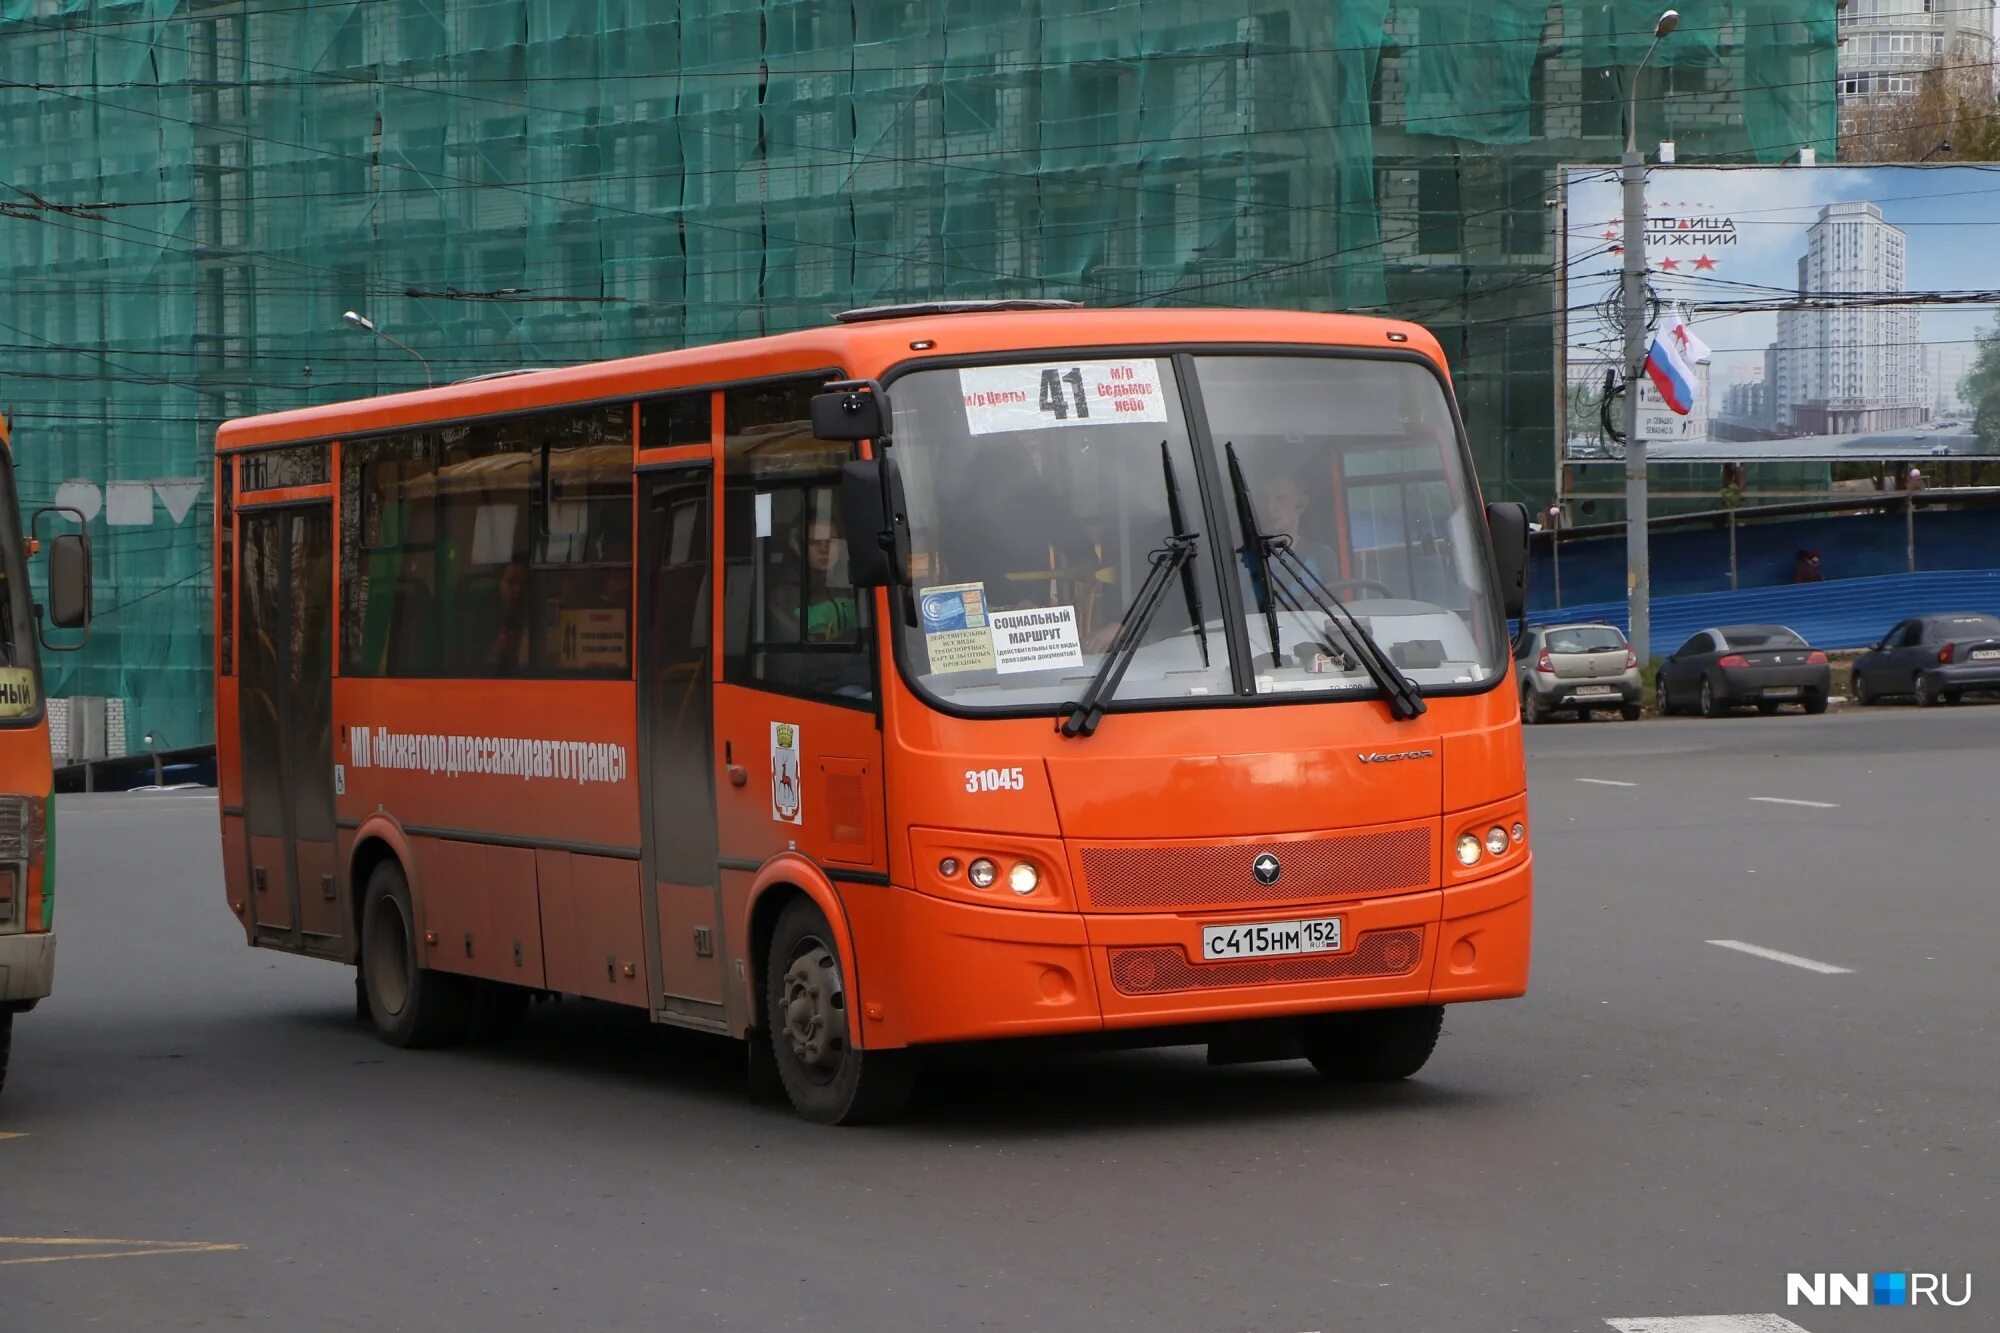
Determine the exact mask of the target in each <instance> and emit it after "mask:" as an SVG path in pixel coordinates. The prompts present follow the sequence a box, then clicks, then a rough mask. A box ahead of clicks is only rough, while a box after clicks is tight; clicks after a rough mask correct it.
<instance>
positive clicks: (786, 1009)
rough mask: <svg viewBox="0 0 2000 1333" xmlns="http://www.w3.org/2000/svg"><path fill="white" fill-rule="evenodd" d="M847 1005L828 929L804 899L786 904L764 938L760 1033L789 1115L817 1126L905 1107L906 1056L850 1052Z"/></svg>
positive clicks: (854, 1048) (855, 1048)
mask: <svg viewBox="0 0 2000 1333" xmlns="http://www.w3.org/2000/svg"><path fill="white" fill-rule="evenodd" d="M848 1000H849V991H848V987H847V981H846V973H845V971H844V967H843V963H842V960H841V957H840V949H839V947H838V946H837V945H836V944H835V943H834V935H833V930H832V928H831V927H830V926H828V925H827V921H826V917H825V916H824V915H822V914H821V912H820V910H819V908H818V907H817V906H815V905H814V904H813V902H812V900H811V899H809V898H804V897H800V898H794V899H793V900H792V901H791V902H789V903H787V904H786V905H785V910H784V912H783V913H782V914H781V915H780V916H779V917H778V926H777V930H776V931H775V932H773V934H772V936H771V951H770V955H769V957H768V959H767V961H766V965H765V968H764V1012H765V1018H766V1022H765V1025H764V1026H765V1028H766V1030H767V1031H768V1032H769V1034H770V1042H771V1055H772V1059H773V1060H774V1062H775V1063H776V1064H777V1066H778V1078H779V1080H780V1081H781V1082H782V1083H783V1084H784V1086H785V1095H786V1096H787V1097H789V1098H791V1102H792V1108H793V1109H794V1110H796V1111H797V1112H798V1113H799V1115H801V1116H802V1117H804V1118H805V1119H807V1120H811V1121H813V1122H815V1123H817V1124H822V1125H853V1124H861V1123H864V1122H866V1121H870V1120H884V1119H887V1118H889V1117H891V1116H893V1115H895V1114H896V1113H897V1112H898V1111H900V1110H902V1108H903V1105H904V1103H905V1102H907V1101H908V1100H909V1096H910V1086H911V1081H912V1066H911V1057H910V1055H909V1053H908V1052H906V1051H870V1050H864V1049H863V1048H862V1047H861V1046H860V1045H859V1044H857V1043H856V1042H855V1040H854V1026H855V1024H856V1021H857V1019H856V1015H854V1014H853V1013H852V1012H851V1011H850V1009H849V1005H848Z"/></svg>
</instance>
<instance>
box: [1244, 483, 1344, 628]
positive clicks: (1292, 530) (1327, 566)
mask: <svg viewBox="0 0 2000 1333" xmlns="http://www.w3.org/2000/svg"><path fill="white" fill-rule="evenodd" d="M1256 501H1257V521H1258V522H1259V523H1261V524H1262V525H1263V526H1264V533H1265V535H1266V536H1272V537H1276V536H1286V537H1290V538H1291V539H1292V541H1291V551H1292V554H1293V555H1294V556H1295V557H1297V558H1298V561H1299V563H1300V564H1302V565H1304V566H1305V567H1306V569H1307V571H1308V572H1309V573H1311V575H1312V576H1313V577H1314V578H1315V579H1318V580H1319V581H1320V582H1321V583H1323V584H1326V585H1328V586H1331V585H1333V584H1335V583H1337V582H1338V581H1339V580H1340V557H1339V556H1338V555H1336V554H1335V553H1334V550H1333V548H1332V547H1331V546H1328V545H1327V544H1326V543H1324V542H1317V541H1309V540H1307V539H1305V538H1303V537H1301V536H1300V535H1299V525H1300V523H1301V522H1302V521H1303V520H1304V518H1305V513H1306V509H1307V508H1308V507H1309V504H1310V501H1309V500H1308V498H1307V496H1306V487H1305V484H1304V483H1303V482H1301V481H1300V480H1299V478H1298V477H1296V476H1294V475H1293V474H1292V473H1290V472H1285V473H1280V474H1279V475H1278V477H1277V478H1276V479H1275V480H1273V481H1271V482H1270V483H1269V484H1268V485H1266V486H1265V487H1264V489H1263V490H1262V491H1261V492H1259V493H1257V494H1256ZM1240 561H1241V564H1242V566H1243V579H1244V585H1243V586H1244V589H1245V593H1246V596H1247V598H1248V605H1250V606H1251V607H1256V606H1259V605H1261V604H1262V600H1263V599H1262V597H1261V595H1260V594H1261V592H1262V590H1261V589H1260V588H1259V587H1258V577H1257V567H1256V565H1255V563H1254V562H1253V561H1252V560H1251V558H1250V553H1249V552H1248V551H1245V552H1244V553H1243V554H1242V556H1241V557H1240ZM1280 586H1283V581H1281V583H1280Z"/></svg>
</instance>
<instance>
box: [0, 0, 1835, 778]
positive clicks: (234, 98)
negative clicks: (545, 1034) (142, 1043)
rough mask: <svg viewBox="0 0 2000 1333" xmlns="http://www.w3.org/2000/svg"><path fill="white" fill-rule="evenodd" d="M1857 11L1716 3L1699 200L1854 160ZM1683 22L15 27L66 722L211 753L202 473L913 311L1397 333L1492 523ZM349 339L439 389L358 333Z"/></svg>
mask: <svg viewBox="0 0 2000 1333" xmlns="http://www.w3.org/2000/svg"><path fill="white" fill-rule="evenodd" d="M1833 11H1834V4H1833V0H1723V2H1722V3H1717V4H1713V5H1707V6H1701V7H1699V8H1698V9H1697V8H1695V7H1689V10H1688V14H1687V17H1686V19H1685V20H1684V22H1683V24H1682V26H1681V29H1680V31H1679V32H1677V33H1676V34H1675V35H1674V36H1672V37H1670V38H1669V39H1668V40H1667V41H1666V42H1665V43H1663V44H1662V46H1661V50H1660V52H1659V53H1658V54H1657V55H1656V56H1655V60H1654V68H1652V69H1649V70H1648V71H1647V73H1646V75H1645V77H1644V80H1643V81H1642V83H1641V85H1640V87H1639V88H1638V90H1637V91H1638V95H1639V105H1640V123H1639V129H1640V132H1641V135H1642V138H1643V139H1645V140H1646V141H1648V142H1650V141H1651V140H1652V139H1654V138H1656V137H1657V138H1672V139H1675V140H1676V141H1677V142H1678V144H1679V146H1680V159H1681V161H1683V162H1707V161H1743V162H1748V161H1761V162H1774V161H1781V160H1785V159H1787V158H1790V157H1792V156H1794V155H1796V153H1797V152H1798V150H1799V149H1800V148H1801V147H1804V146H1811V147H1814V148H1816V149H1817V150H1818V151H1819V152H1820V153H1821V154H1823V155H1825V156H1826V157H1829V158H1830V157H1831V155H1832V150H1833V144H1832V137H1833V129H1834V96H1833V73H1834V49H1835V48H1834V16H1833ZM1657 13H1658V5H1657V4H1656V3H1653V0H1143V2H1142V0H1123V2H1120V0H1013V2H1012V3H1001V2H999V0H977V2H975V0H855V3H851V4H830V3H825V2H824V0H680V2H679V3H675V2H674V0H317V2H315V0H95V2H92V0H0V117H4V120H5V131H6V142H7V144H8V147H9V151H8V153H7V155H6V160H5V163H4V164H0V266H4V277H5V281H6V283H7V290H8V291H9V292H10V294H11V295H12V297H13V299H12V301H11V302H10V309H9V311H8V313H7V314H6V315H5V317H4V319H0V341H4V342H5V345H6V348H7V356H6V357H5V359H4V361H0V406H5V407H6V408H7V409H9V410H10V411H11V412H12V413H13V415H14V417H15V419H16V423H17V429H16V440H17V450H18V453H19V467H20V474H21V484H22V490H23V493H24V497H25V502H26V503H29V504H45V503H50V502H55V501H61V502H64V503H72V504H76V505H78V506H80V507H82V508H83V509H85V510H86V511H87V512H88V513H89V514H90V515H91V530H92V533H93V536H94V538H95V541H96V549H97V552H98V569H97V575H98V590H99V605H100V607H101V608H102V614H101V618H100V620H99V623H98V626H97V630H96V633H95V635H94V637H93V639H92V641H91V643H90V645H89V647H88V648H87V649H86V650H85V651H84V652H82V653H80V654H74V655H70V656H66V657H54V658H52V659H51V667H50V670H51V680H50V682H49V692H50V693H51V694H53V695H64V694H101V695H109V696H114V697H119V698H123V699H125V700H127V701H128V709H129V713H128V730H129V731H130V733H131V734H132V735H134V736H137V735H139V734H140V733H142V732H144V731H147V730H151V731H155V732H157V733H158V734H159V735H160V736H161V737H162V740H163V743H165V744H169V745H178V744H183V743H188V742H191V741H195V740H199V739H201V738H203V737H205V736H206V735H207V734H208V733H209V731H210V729H211V727H212V709H211V706H210V702H209V699H210V689H209V682H208V660H209V647H208V637H209V636H208V625H209V612H208V606H209V597H210V574H209V570H208V563H209V561H208V553H209V549H210V545H209V531H210V518H209V513H210V507H211V504H212V501H213V495H212V493H211V486H210V483H209V480H208V478H209V468H208V450H209V444H210V440H211V438H212V435H213V431H214V428H215V426H216V424H217V423H218V422H219V421H220V420H222V419H224V418H226V417H229V416H232V415H237V414H241V413H246V412H252V411H260V410H268V409H274V408H281V407H288V406H294V405H297V404H300V403H306V402H320V401H327V400H331V399H338V398H346V397H355V396H360V395H365V394H370V393H374V392H378V391H383V390H390V389H397V388H403V387H407V386H410V385H412V384H421V383H423V382H424V377H425V375H426V373H429V374H432V375H435V376H436V377H437V378H439V379H450V378H456V377H460V376H464V375H471V374H476V373H480V372H483V371H489V370H494V369H500V368H508V367H513V366H517V365H524V364H526V365H538V364H557V363H566V362H573V361H578V360H586V359H591V358H597V357H608V356H616V355H622V354H627V353H632V352H639V351H644V350H649V349H658V348H665V347H674V346H679V345H684V344H687V343H694V342H705V341H712V340H715V339H720V338H730V337H740V336H746V335H755V334H758V333H763V332H771V331H777V330H782V329H787V328H794V327H798V326H800V325H804V324H810V323H814V322H817V321H821V320H824V319H825V318H827V316H828V315H829V314H830V313H831V312H832V311H835V310H838V309H842V308H844V307H848V306H855V305H867V304H873V303H881V302H889V301H899V300H908V299H913V298H922V297H941V296H954V297H973V296H1006V295H1065V296H1076V297H1081V298H1083V299H1086V300H1089V301H1091V302H1094V303H1100V304H1116V303H1147V302H1155V303H1157V302H1173V303H1186V304H1220V305H1242V306H1250V305H1276V306H1291V307H1305V308H1314V309H1323V308H1349V309H1361V310H1389V311H1395V312H1397V313H1402V314H1407V315H1411V316H1415V317H1417V318H1420V319H1423V320H1424V321H1426V322H1427V323H1429V324H1431V325H1432V326H1433V327H1434V328H1436V329H1437V330H1438V331H1439V333H1440V335H1441V336H1442V337H1443V338H1444V339H1445V342H1446V345H1447V348H1448V350H1449V351H1450V352H1451V353H1452V355H1453V358H1454V362H1455V370H1456V372H1457V375H1458V380H1459V385H1460V390H1461V394H1462V396H1463V398H1464V401H1465V405H1466V412H1467V417H1468V420H1469V423H1470V425H1471V429H1472V432H1473V436H1474V439H1475V441H1476V443H1477V448H1478V451H1479V459H1480V465H1481V469H1482V472H1483V474H1484V476H1485V478H1486V481H1487V484H1488V486H1489V489H1491V490H1492V491H1493V492H1494V493H1495V494H1498V495H1506V496H1512V497H1514V498H1519V499H1524V500H1529V501H1532V502H1537V503H1539V502H1542V501H1545V500H1546V499H1547V498H1548V497H1549V495H1550V493H1551V489H1552V484H1553V483H1552V478H1553V474H1554V467H1555V464H1554V455H1555V422H1554V403H1555V393H1554V387H1553V386H1554V380H1555V375H1556V365H1555V344H1556V339H1557V335H1556V332H1555V328H1554V324H1553V313H1552V309H1551V307H1552V304H1553V292H1554V289H1555V284H1554V281H1553V278H1554V265H1555V256H1554V251H1553V249H1552V230H1553V227H1552V218H1551V213H1550V210H1549V208H1548V206H1547V203H1546V201H1547V200H1548V199H1549V197H1550V196H1551V193H1552V181H1553V177H1554V168H1555V167H1556V166H1557V165H1558V164H1561V163H1577V162H1593V161H1609V160H1613V159H1614V158H1615V154H1616V150H1617V147H1618V142H1619V137H1620V121H1619V117H1620V114H1621V108H1622V106H1623V105H1624V98H1625V96H1626V94H1627V92H1628V91H1630V89H1629V87H1628V85H1627V83H1626V79H1627V77H1628V73H1629V69H1630V67H1631V66H1632V65H1633V64H1634V63H1636V61H1637V60H1638V58H1639V57H1640V56H1642V55H1643V54H1644V52H1645V48H1646V46H1647V45H1648V44H1649V43H1650V42H1651V39H1652V24H1653V21H1654V19H1655V17H1656V16H1657ZM348 309H355V310H362V311H365V312H366V313H367V314H369V315H370V316H372V317H373V318H374V319H375V320H376V321H377V322H378V323H379V324H380V325H381V326H382V327H383V329H384V330H386V331H388V332H390V333H393V334H394V335H395V336H396V337H398V338H400V339H402V340H403V341H405V342H407V343H409V344H410V345H412V346H413V347H414V348H415V349H416V350H417V351H418V352H420V353H421V354H422V355H423V356H424V357H425V358H426V361H427V365H422V364H419V363H418V362H417V361H416V360H415V359H413V358H412V357H410V356H407V355H405V354H404V353H402V352H400V351H399V350H397V349H396V348H395V347H393V346H391V345H389V344H387V343H385V342H382V341H378V340H375V339H371V338H369V337H367V336H366V335H365V334H362V333H357V332H355V331H354V330H351V329H349V328H347V327H346V326H345V325H344V324H343V323H342V321H341V312H342V311H344V310H348Z"/></svg>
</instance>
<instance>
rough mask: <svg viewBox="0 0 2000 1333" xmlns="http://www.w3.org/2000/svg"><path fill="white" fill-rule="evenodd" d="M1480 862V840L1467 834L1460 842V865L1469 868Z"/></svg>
mask: <svg viewBox="0 0 2000 1333" xmlns="http://www.w3.org/2000/svg"><path fill="white" fill-rule="evenodd" d="M1478 860H1479V839H1477V838H1475V837H1473V836H1472V835H1471V834H1470V833H1467V834H1465V835H1463V836H1462V837H1460V838H1459V840H1458V863H1459V864H1460V865H1462V866H1469V865H1472V864H1474V863H1476V862H1477V861H1478Z"/></svg>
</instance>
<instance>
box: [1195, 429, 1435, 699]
mask: <svg viewBox="0 0 2000 1333" xmlns="http://www.w3.org/2000/svg"><path fill="white" fill-rule="evenodd" d="M1223 452H1224V454H1225V455H1226V457H1227V459H1228V462H1229V485H1230V487H1231V489H1232V490H1234V491H1235V493H1236V516H1237V521H1238V522H1239V523H1240V524H1241V525H1242V528H1243V534H1244V538H1245V540H1246V542H1247V543H1248V545H1246V546H1245V548H1244V554H1245V555H1247V556H1249V557H1251V569H1252V572H1253V574H1254V575H1256V576H1257V585H1258V587H1257V600H1258V602H1259V609H1260V610H1262V611H1263V612H1264V617H1265V620H1266V622H1267V624H1268V626H1269V628H1270V631H1271V656H1272V658H1273V659H1274V660H1278V661H1282V660H1283V656H1284V651H1283V648H1282V647H1281V645H1280V644H1279V642H1278V592H1279V590H1278V588H1277V587H1276V585H1275V584H1274V583H1273V582H1272V579H1271V572H1272V571H1273V570H1274V569H1275V570H1278V571H1281V572H1283V573H1284V574H1286V575H1287V576H1288V577H1289V578H1290V579H1291V581H1292V583H1293V584H1294V585H1295V586H1296V587H1297V588H1298V589H1299V590H1300V591H1301V592H1303V593H1305V595H1306V596H1307V597H1309V598H1311V599H1312V601H1313V604H1314V605H1316V606H1317V607H1319V609H1320V611H1321V612H1323V613H1324V614H1325V616H1326V618H1327V621H1328V622H1329V624H1330V625H1331V626H1332V627H1334V628H1337V629H1339V630H1340V632H1341V633H1342V634H1343V635H1345V636H1346V638H1347V641H1348V644H1349V645H1350V646H1351V647H1352V648H1353V649H1354V655H1355V657H1356V658H1358V659H1359V660H1360V662H1361V668H1362V670H1364V671H1366V672H1367V673H1368V678H1369V679H1370V680H1373V681H1374V682H1375V684H1376V685H1377V686H1378V687H1379V688H1380V689H1381V691H1382V694H1383V697H1384V698H1386V699H1387V700H1388V702H1389V715H1390V716H1391V717H1393V718H1395V719H1397V720H1398V721H1401V722H1407V721H1409V720H1411V719H1412V718H1415V717H1418V716H1420V715H1421V714H1422V713H1423V712H1424V711H1425V710H1426V709H1427V708H1428V707H1429V705H1427V704H1425V703H1424V694H1423V691H1422V690H1421V689H1420V688H1418V686H1417V683H1416V682H1415V681H1414V680H1411V679H1410V678H1409V677H1408V676H1405V675H1404V674H1403V673H1402V671H1401V670H1400V669H1399V668H1398V667H1397V666H1396V664H1395V663H1394V662H1391V661H1390V660H1389V656H1388V654H1387V653H1384V652H1383V651H1382V645H1381V644H1379V643H1377V642H1376V641H1375V636H1374V635H1372V634H1370V633H1369V632H1368V630H1367V628H1366V627H1365V626H1364V625H1362V623H1361V622H1360V621H1359V620H1357V619H1356V618H1355V616H1354V613H1353V612H1352V611H1349V610H1348V609H1347V604H1346V603H1345V602H1343V601H1341V600H1340V598H1338V597H1336V596H1334V594H1333V591H1332V589H1330V588H1328V587H1327V586H1326V585H1325V584H1324V583H1321V582H1320V581H1319V579H1318V577H1317V576H1315V575H1314V574H1313V572H1312V570H1310V569H1308V568H1307V567H1306V565H1305V562H1304V561H1302V560H1300V559H1299V557H1298V556H1297V555H1296V554H1295V553H1294V552H1293V551H1292V538H1291V534H1290V533H1285V532H1273V533H1267V532H1265V531H1264V529H1263V528H1262V527H1261V526H1259V525H1258V522H1257V510H1256V506H1255V505H1253V504H1252V503H1251V500H1250V487H1249V484H1248V483H1246V482H1245V481H1244V480H1243V465H1242V464H1241V463H1239V462H1238V461H1237V459H1236V444H1235V442H1234V441H1231V442H1229V443H1228V444H1225V445H1224V446H1223Z"/></svg>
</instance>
